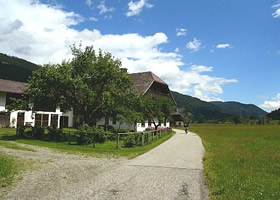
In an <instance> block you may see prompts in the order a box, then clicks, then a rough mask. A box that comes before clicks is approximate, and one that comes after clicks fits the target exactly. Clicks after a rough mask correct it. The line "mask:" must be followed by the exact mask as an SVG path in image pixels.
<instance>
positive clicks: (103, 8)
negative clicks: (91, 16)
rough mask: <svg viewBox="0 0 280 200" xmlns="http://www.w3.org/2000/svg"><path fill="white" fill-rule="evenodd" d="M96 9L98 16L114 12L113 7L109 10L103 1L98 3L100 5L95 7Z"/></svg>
mask: <svg viewBox="0 0 280 200" xmlns="http://www.w3.org/2000/svg"><path fill="white" fill-rule="evenodd" d="M97 8H98V9H99V14H100V15H102V14H105V13H108V12H114V11H115V8H114V7H111V8H108V7H106V5H105V0H102V1H100V4H99V5H98V6H97Z"/></svg>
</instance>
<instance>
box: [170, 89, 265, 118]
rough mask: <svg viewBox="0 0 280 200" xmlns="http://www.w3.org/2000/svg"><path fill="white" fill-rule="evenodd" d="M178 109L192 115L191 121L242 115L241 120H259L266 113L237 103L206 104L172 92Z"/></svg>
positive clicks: (251, 106) (255, 107) (248, 105)
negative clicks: (249, 118)
mask: <svg viewBox="0 0 280 200" xmlns="http://www.w3.org/2000/svg"><path fill="white" fill-rule="evenodd" d="M172 94H173V96H174V98H175V101H176V103H177V107H178V108H184V110H185V112H190V113H192V115H193V120H198V119H199V118H201V117H203V118H204V119H205V120H221V121H223V120H225V119H227V118H233V117H236V116H239V115H240V114H241V115H242V117H243V118H247V117H253V118H256V119H258V118H260V116H265V115H266V114H267V113H266V112H265V111H264V110H262V109H260V108H259V107H257V106H255V105H253V104H242V103H238V102H217V101H215V102H206V101H201V100H200V99H198V98H194V97H191V96H188V95H183V94H180V93H178V92H173V91H172Z"/></svg>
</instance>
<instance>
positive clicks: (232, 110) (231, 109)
mask: <svg viewBox="0 0 280 200" xmlns="http://www.w3.org/2000/svg"><path fill="white" fill-rule="evenodd" d="M210 103H211V104H212V105H215V106H217V107H219V108H220V109H222V111H223V112H225V113H228V114H230V115H232V116H238V115H239V114H240V113H241V115H242V117H243V118H246V117H248V116H253V117H256V118H257V119H258V118H259V117H260V116H262V115H263V116H265V115H266V114H267V112H265V111H264V110H262V109H260V108H259V107H257V106H256V105H253V104H242V103H239V102H234V101H228V102H221V101H212V102H210Z"/></svg>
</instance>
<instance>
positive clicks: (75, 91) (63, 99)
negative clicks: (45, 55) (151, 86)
mask: <svg viewBox="0 0 280 200" xmlns="http://www.w3.org/2000/svg"><path fill="white" fill-rule="evenodd" d="M71 50H72V54H73V59H72V60H71V61H67V62H66V61H64V62H62V63H61V64H58V65H44V66H43V67H41V68H40V69H39V70H37V71H35V72H34V73H33V74H32V77H31V79H30V80H29V90H28V94H29V96H30V101H31V102H33V103H34V109H35V110H38V109H40V110H42V109H43V110H44V109H45V110H46V109H55V108H56V107H60V108H61V109H62V110H70V109H72V108H74V110H75V113H76V114H80V115H82V116H83V119H84V121H85V123H90V122H91V121H93V120H96V119H99V118H102V117H113V116H115V115H116V114H119V115H122V116H124V117H126V116H129V115H127V112H128V109H127V107H128V106H127V104H128V103H127V102H128V100H129V97H130V96H133V92H132V81H131V79H130V76H129V75H128V74H127V72H126V70H125V69H123V68H121V62H120V61H119V60H118V59H115V58H114V57H113V56H112V55H111V54H110V53H104V52H102V51H101V50H99V51H98V52H95V50H94V48H93V47H92V46H87V47H85V48H84V50H82V47H81V45H80V46H79V47H78V48H77V47H76V46H75V45H73V46H72V47H71ZM126 119H128V117H127V118H126ZM106 128H107V127H106V126H105V129H106Z"/></svg>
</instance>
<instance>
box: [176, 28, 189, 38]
mask: <svg viewBox="0 0 280 200" xmlns="http://www.w3.org/2000/svg"><path fill="white" fill-rule="evenodd" d="M176 32H177V34H176V36H185V35H187V29H185V28H177V29H176Z"/></svg>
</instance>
